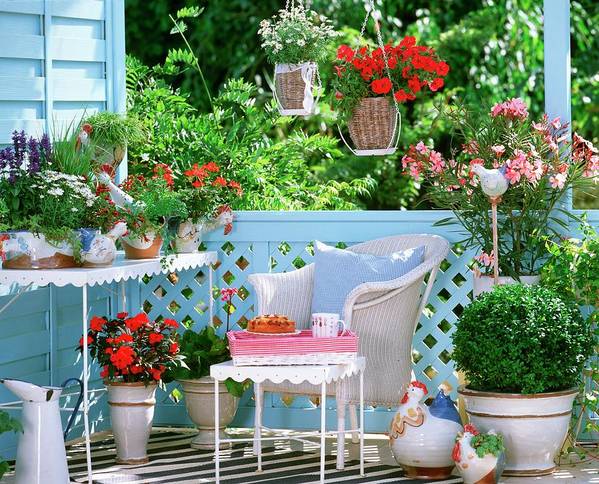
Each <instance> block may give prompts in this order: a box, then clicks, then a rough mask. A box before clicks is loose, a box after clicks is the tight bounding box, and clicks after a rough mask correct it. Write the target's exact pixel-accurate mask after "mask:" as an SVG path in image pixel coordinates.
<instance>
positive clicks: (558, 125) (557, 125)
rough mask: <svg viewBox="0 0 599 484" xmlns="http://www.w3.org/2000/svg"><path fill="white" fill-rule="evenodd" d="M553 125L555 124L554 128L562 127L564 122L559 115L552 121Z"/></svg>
mask: <svg viewBox="0 0 599 484" xmlns="http://www.w3.org/2000/svg"><path fill="white" fill-rule="evenodd" d="M551 126H553V129H560V128H561V127H562V122H561V120H560V118H559V116H558V117H556V118H555V119H553V121H551Z"/></svg>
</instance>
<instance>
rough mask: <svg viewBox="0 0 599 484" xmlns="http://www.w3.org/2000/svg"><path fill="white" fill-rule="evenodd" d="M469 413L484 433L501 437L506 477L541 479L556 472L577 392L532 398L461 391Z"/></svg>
mask: <svg viewBox="0 0 599 484" xmlns="http://www.w3.org/2000/svg"><path fill="white" fill-rule="evenodd" d="M458 393H459V394H460V395H461V397H462V398H463V400H464V402H465V407H466V412H467V413H468V416H469V418H470V422H471V423H473V424H474V425H475V426H476V427H477V428H478V429H479V430H480V431H481V432H488V431H489V430H495V431H497V433H499V434H502V435H503V438H504V443H505V447H506V464H505V470H504V473H503V474H504V475H506V476H541V475H545V474H550V473H551V472H553V471H554V470H555V467H556V466H555V462H554V459H555V457H556V455H557V453H558V452H559V451H560V449H561V447H562V445H563V443H564V440H565V439H566V435H567V433H568V425H569V422H570V418H571V415H572V403H573V402H574V398H575V397H576V395H577V394H578V390H577V389H571V390H565V391H561V392H553V393H536V394H530V395H524V394H518V393H493V392H481V391H476V390H471V389H469V388H467V387H460V389H459V390H458Z"/></svg>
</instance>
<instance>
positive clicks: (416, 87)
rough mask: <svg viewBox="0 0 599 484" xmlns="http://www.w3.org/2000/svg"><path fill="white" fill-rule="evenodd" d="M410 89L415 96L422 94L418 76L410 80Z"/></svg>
mask: <svg viewBox="0 0 599 484" xmlns="http://www.w3.org/2000/svg"><path fill="white" fill-rule="evenodd" d="M408 87H409V88H410V90H411V91H412V92H413V93H414V94H416V93H417V92H420V87H421V86H420V79H418V76H413V77H410V79H409V80H408Z"/></svg>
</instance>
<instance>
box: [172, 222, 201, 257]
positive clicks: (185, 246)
mask: <svg viewBox="0 0 599 484" xmlns="http://www.w3.org/2000/svg"><path fill="white" fill-rule="evenodd" d="M202 233H203V224H202V223H199V222H198V223H193V221H192V220H191V219H187V220H185V221H184V222H181V223H180V224H179V227H178V228H177V236H176V237H175V240H174V245H175V247H174V248H175V251H176V252H177V253H178V254H191V253H194V252H197V251H198V247H199V245H200V243H201V242H202Z"/></svg>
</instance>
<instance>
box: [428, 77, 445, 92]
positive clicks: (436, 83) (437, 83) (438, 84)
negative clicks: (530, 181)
mask: <svg viewBox="0 0 599 484" xmlns="http://www.w3.org/2000/svg"><path fill="white" fill-rule="evenodd" d="M444 84H445V81H443V79H441V78H440V77H436V78H435V79H433V82H431V83H430V86H429V87H430V90H431V91H433V92H435V91H438V90H439V89H441V88H442V87H443V85H444Z"/></svg>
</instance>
